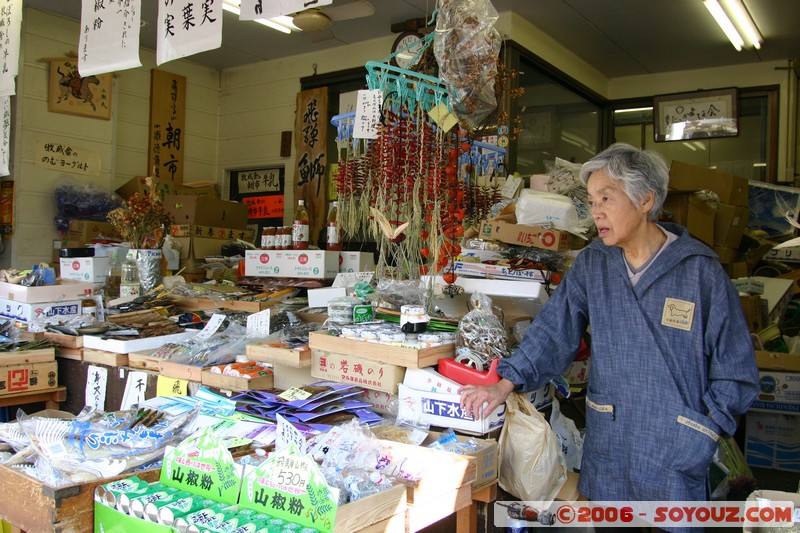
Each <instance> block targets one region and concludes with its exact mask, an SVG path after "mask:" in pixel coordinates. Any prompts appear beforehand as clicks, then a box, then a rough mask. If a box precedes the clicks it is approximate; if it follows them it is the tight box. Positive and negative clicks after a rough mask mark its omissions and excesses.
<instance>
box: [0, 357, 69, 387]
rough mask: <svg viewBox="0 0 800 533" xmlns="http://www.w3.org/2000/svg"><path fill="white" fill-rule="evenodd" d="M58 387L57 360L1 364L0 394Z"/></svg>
mask: <svg viewBox="0 0 800 533" xmlns="http://www.w3.org/2000/svg"><path fill="white" fill-rule="evenodd" d="M55 387H58V364H57V363H56V362H55V361H47V362H42V363H30V364H24V365H3V366H0V396H4V395H6V394H16V393H19V392H34V391H38V390H45V389H53V388H55Z"/></svg>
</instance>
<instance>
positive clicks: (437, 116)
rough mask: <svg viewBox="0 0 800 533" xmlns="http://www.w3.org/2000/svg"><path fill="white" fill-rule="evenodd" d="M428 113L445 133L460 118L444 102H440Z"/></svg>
mask: <svg viewBox="0 0 800 533" xmlns="http://www.w3.org/2000/svg"><path fill="white" fill-rule="evenodd" d="M428 115H430V117H431V119H432V120H433V121H434V122H435V123H436V125H437V126H439V127H440V128H441V129H442V131H444V132H445V133H447V132H448V131H450V130H451V129H453V126H455V125H456V124H458V118H456V116H455V115H454V114H453V113H451V112H450V111H448V110H447V105H446V104H445V103H444V102H439V105H437V106H436V107H434V108H433V109H431V110H430V111H428Z"/></svg>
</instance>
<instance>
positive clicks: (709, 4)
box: [703, 0, 744, 52]
mask: <svg viewBox="0 0 800 533" xmlns="http://www.w3.org/2000/svg"><path fill="white" fill-rule="evenodd" d="M703 4H705V6H706V9H708V11H709V13H711V15H712V16H713V17H714V20H716V21H717V24H719V27H720V28H722V31H724V32H725V35H727V36H728V40H729V41H730V42H731V44H732V45H733V47H734V48H736V51H737V52H739V51H741V50H742V46H744V40H743V39H742V36H741V35H739V32H738V31H736V28H735V27H734V26H733V23H732V22H731V20H730V19H729V18H728V15H726V14H725V11H723V10H722V7H721V6H720V5H719V2H717V0H703Z"/></svg>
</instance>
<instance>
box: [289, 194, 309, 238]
mask: <svg viewBox="0 0 800 533" xmlns="http://www.w3.org/2000/svg"><path fill="white" fill-rule="evenodd" d="M309 226H310V223H309V219H308V211H306V203H305V201H303V200H298V201H297V209H295V211H294V223H293V224H292V249H293V250H308V232H309V230H310V227H309Z"/></svg>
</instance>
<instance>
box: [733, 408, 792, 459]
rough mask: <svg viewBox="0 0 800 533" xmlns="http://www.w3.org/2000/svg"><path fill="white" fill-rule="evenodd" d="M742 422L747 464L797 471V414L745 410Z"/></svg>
mask: <svg viewBox="0 0 800 533" xmlns="http://www.w3.org/2000/svg"><path fill="white" fill-rule="evenodd" d="M745 419H746V429H745V448H744V453H745V457H746V459H747V464H749V465H751V466H759V467H764V468H773V469H775V470H789V471H793V472H800V415H797V414H791V413H781V412H774V411H773V412H769V413H761V412H758V411H748V412H747V416H746V417H745Z"/></svg>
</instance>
